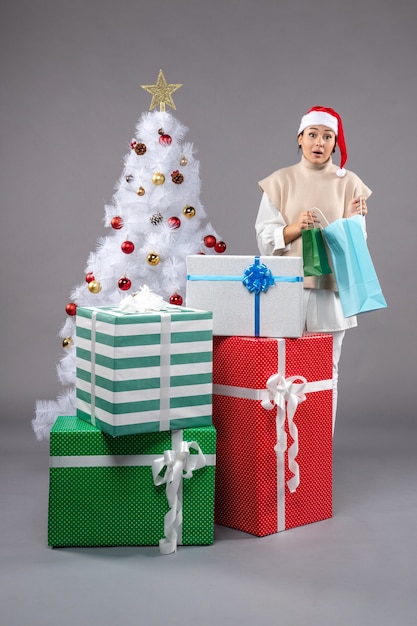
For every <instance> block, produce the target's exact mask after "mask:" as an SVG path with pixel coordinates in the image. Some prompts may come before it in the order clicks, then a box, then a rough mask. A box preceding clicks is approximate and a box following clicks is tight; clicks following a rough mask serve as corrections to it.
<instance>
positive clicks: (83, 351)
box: [76, 297, 213, 436]
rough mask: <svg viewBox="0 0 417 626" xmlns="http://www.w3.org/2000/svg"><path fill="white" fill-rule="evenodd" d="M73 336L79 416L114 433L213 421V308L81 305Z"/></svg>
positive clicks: (142, 431)
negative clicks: (144, 308) (150, 308)
mask: <svg viewBox="0 0 417 626" xmlns="http://www.w3.org/2000/svg"><path fill="white" fill-rule="evenodd" d="M131 301H132V302H133V297H131ZM76 337H77V340H76V366H77V372H76V410H77V416H78V417H79V418H81V419H83V420H86V421H88V422H90V423H92V424H93V425H95V426H96V427H97V428H100V429H101V430H103V431H104V432H107V433H109V434H111V435H113V436H117V435H127V434H135V433H145V432H158V431H163V430H176V429H181V428H191V427H194V426H209V425H210V424H211V423H212V351H213V346H212V313H211V312H207V311H197V310H195V309H190V308H185V307H179V306H172V307H169V306H168V308H167V309H166V310H153V311H144V312H140V311H134V310H133V312H132V310H131V309H129V308H128V307H127V306H125V307H124V308H123V307H97V308H95V307H91V308H88V307H78V308H77V318H76Z"/></svg>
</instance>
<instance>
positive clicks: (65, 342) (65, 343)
mask: <svg viewBox="0 0 417 626" xmlns="http://www.w3.org/2000/svg"><path fill="white" fill-rule="evenodd" d="M71 344H72V339H71V337H65V338H64V339H63V340H62V347H63V348H69V347H70V346H71Z"/></svg>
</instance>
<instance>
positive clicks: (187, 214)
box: [182, 204, 196, 219]
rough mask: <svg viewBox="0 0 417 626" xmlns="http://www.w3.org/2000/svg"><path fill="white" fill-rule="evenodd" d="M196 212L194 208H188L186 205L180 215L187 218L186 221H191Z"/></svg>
mask: <svg viewBox="0 0 417 626" xmlns="http://www.w3.org/2000/svg"><path fill="white" fill-rule="evenodd" d="M195 213H196V211H195V208H194V207H193V206H190V205H189V204H187V206H185V207H184V208H183V210H182V214H183V215H184V216H185V217H188V219H191V218H192V217H194V215H195Z"/></svg>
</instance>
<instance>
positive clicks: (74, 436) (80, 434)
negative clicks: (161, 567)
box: [48, 417, 216, 554]
mask: <svg viewBox="0 0 417 626" xmlns="http://www.w3.org/2000/svg"><path fill="white" fill-rule="evenodd" d="M215 452H216V431H215V429H214V427H213V426H207V427H202V428H187V429H184V430H177V431H172V432H170V431H165V432H160V433H145V434H142V435H140V434H139V435H126V436H125V437H111V435H108V434H106V433H103V432H102V431H100V430H98V429H97V428H95V427H94V426H92V425H91V424H88V423H87V422H84V421H83V420H80V419H78V418H76V417H59V418H58V419H57V421H56V423H55V424H54V426H53V428H52V430H51V439H50V485H49V516H48V544H49V545H50V546H56V547H59V546H61V547H63V546H126V545H158V544H159V545H160V550H161V552H162V553H166V554H168V553H170V552H174V551H175V550H176V546H177V545H191V544H192V545H203V544H211V543H213V540H214V476H215V458H216V457H215Z"/></svg>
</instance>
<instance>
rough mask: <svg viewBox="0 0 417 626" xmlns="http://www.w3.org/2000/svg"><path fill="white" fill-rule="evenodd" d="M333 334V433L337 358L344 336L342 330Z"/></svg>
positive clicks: (337, 374)
mask: <svg viewBox="0 0 417 626" xmlns="http://www.w3.org/2000/svg"><path fill="white" fill-rule="evenodd" d="M331 334H332V335H333V414H332V418H333V431H332V432H333V434H334V428H335V425H336V411H337V382H338V378H339V359H340V354H341V352H342V342H343V337H344V336H345V331H344V330H336V331H335V332H333V333H331Z"/></svg>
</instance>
